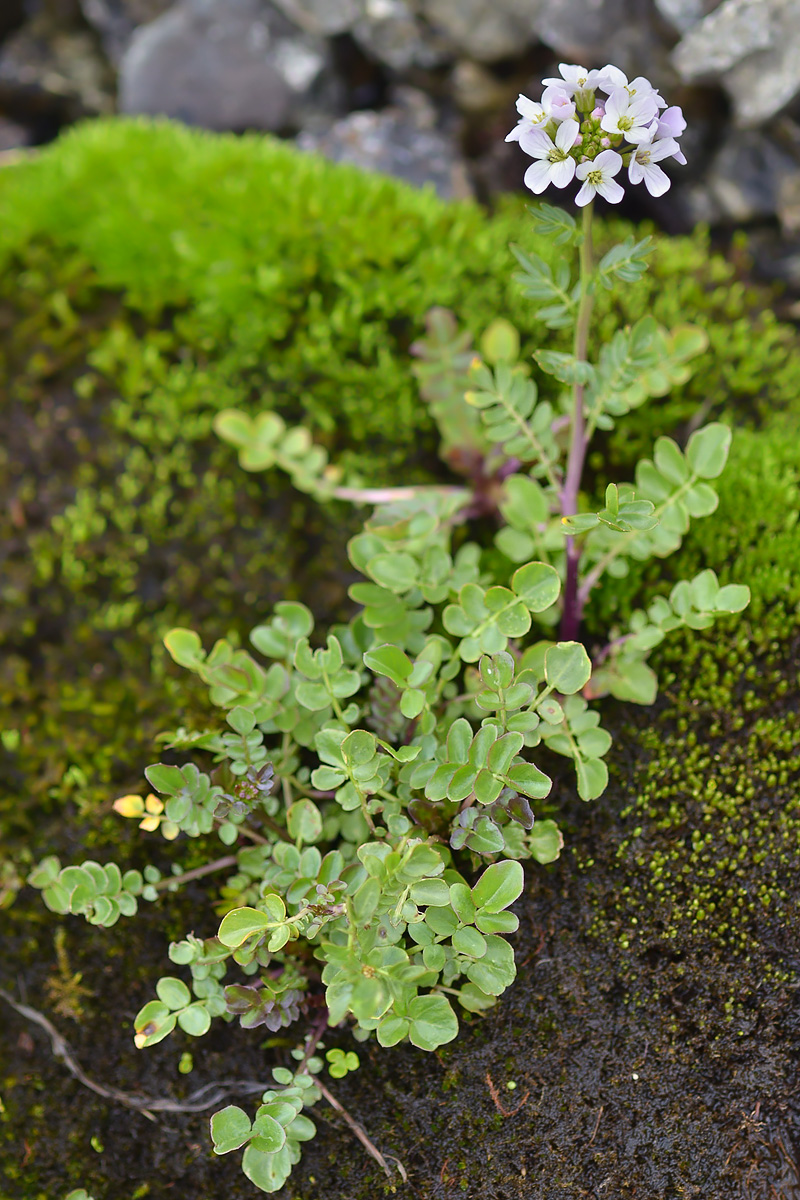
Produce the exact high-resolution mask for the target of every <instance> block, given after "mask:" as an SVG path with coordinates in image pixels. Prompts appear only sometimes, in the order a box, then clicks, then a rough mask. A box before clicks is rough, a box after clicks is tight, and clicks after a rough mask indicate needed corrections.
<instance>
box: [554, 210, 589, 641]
mask: <svg viewBox="0 0 800 1200" xmlns="http://www.w3.org/2000/svg"><path fill="white" fill-rule="evenodd" d="M593 209H594V203H593V202H590V203H589V204H587V205H586V206H585V207H584V209H583V220H582V225H581V232H582V235H583V236H582V239H581V244H580V282H581V298H580V303H579V305H578V319H577V321H576V323H575V342H574V354H575V358H576V359H577V360H578V361H579V362H585V361H586V349H587V345H588V342H589V323H590V321H591V318H592V304H593V300H594V291H593V288H592V286H591V278H592V210H593ZM583 397H584V384H582V383H575V384H574V385H573V398H574V400H573V411H572V436H571V438H570V447H569V458H568V459H567V474H566V477H565V479H564V486H563V488H562V489H561V516H562V517H571V516H573V515H574V514H575V513H576V512H577V511H578V492H579V491H580V486H581V476H582V475H583V464H584V461H585V458H586V447H587V445H588V438H587V436H586V420H585V416H584V411H583V409H584V405H583ZM566 550H567V577H566V581H565V583H564V611H563V613H562V616H561V630H560V637H561V640H562V641H565V642H571V641H575V639H576V638H577V636H578V630H579V629H580V624H581V616H582V609H583V605H582V603H581V601H580V598H579V596H578V563H579V560H580V550H579V549H578V547H577V546H576V544H575V538H574V537H568V538H567V542H566Z"/></svg>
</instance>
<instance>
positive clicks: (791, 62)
mask: <svg viewBox="0 0 800 1200" xmlns="http://www.w3.org/2000/svg"><path fill="white" fill-rule="evenodd" d="M673 61H674V63H675V66H676V67H677V70H678V71H679V73H680V74H681V76H682V77H683V78H684V79H685V80H695V79H721V82H722V84H723V85H724V87H725V89H726V91H727V92H728V94H729V95H730V98H731V103H732V105H733V110H734V116H735V119H736V122H737V124H739V125H741V126H754V125H759V124H762V123H763V122H765V121H767V120H769V118H770V117H772V116H774V115H775V113H777V112H779V111H780V110H781V109H782V108H784V107H785V105H787V104H788V103H789V102H790V101H791V100H792V99H793V98H794V97H795V96H796V95H797V94H798V92H800V20H798V7H797V2H796V0H725V3H723V4H722V5H720V7H719V8H717V9H715V11H714V12H712V13H710V14H709V15H708V16H707V17H706V18H705V19H704V20H702V21H701V22H700V23H699V24H698V25H695V26H694V28H692V29H690V31H689V32H688V33H687V34H686V36H685V37H684V38H683V39H682V41H681V42H679V44H678V45H677V46H676V47H675V51H674V54H673Z"/></svg>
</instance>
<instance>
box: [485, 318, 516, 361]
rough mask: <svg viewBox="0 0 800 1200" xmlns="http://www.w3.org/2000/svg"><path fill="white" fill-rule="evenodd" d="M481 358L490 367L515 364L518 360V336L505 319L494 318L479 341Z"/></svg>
mask: <svg viewBox="0 0 800 1200" xmlns="http://www.w3.org/2000/svg"><path fill="white" fill-rule="evenodd" d="M480 351H481V355H482V356H483V358H485V359H486V361H487V362H488V363H491V364H492V366H496V365H497V364H498V363H501V362H512V363H513V362H516V361H517V359H518V358H519V334H518V333H517V331H516V329H515V328H514V326H513V325H512V324H511V322H510V321H507V320H506V319H505V317H496V318H495V320H494V321H492V323H491V325H490V326H489V327H488V329H487V330H486V332H485V333H484V335H483V337H482V338H481V341H480Z"/></svg>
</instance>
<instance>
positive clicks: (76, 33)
mask: <svg viewBox="0 0 800 1200" xmlns="http://www.w3.org/2000/svg"><path fill="white" fill-rule="evenodd" d="M561 60H567V61H571V62H582V63H583V64H584V65H586V66H601V65H603V64H604V63H605V62H607V61H613V62H614V63H616V64H617V65H618V66H620V67H622V69H623V70H625V71H626V72H628V73H629V74H634V75H635V74H645V75H647V76H648V77H649V78H650V79H651V80H652V82H653V83H654V84H655V85H656V86H657V87H658V88H660V89H661V90H662V92H663V94H664V95H665V96H666V97H667V98H668V100H669V102H670V103H672V104H680V105H682V106H683V108H684V112H685V114H686V116H687V119H688V121H689V127H688V129H687V132H686V135H685V138H684V142H683V145H684V148H685V150H686V154H687V157H688V159H689V165H688V167H687V168H681V167H677V168H675V169H674V177H675V186H674V187H673V189H672V190H671V191H670V192H669V193H668V194H667V195H666V196H665V197H662V198H660V199H654V198H653V197H650V196H649V194H648V193H647V192H646V190H645V189H643V188H639V189H636V192H635V193H629V195H628V197H626V201H625V205H626V208H625V211H626V215H628V216H631V217H634V218H641V217H652V218H653V219H655V220H656V221H657V222H658V223H659V225H661V226H662V227H663V228H664V229H666V230H668V231H670V232H680V231H683V230H686V229H688V228H690V227H691V226H693V225H694V224H696V223H697V222H698V221H703V222H706V223H708V224H710V225H711V226H712V228H715V229H717V230H719V231H720V233H721V234H722V235H725V234H726V233H727V232H729V231H730V230H731V229H740V228H742V227H746V228H748V229H749V230H750V232H751V234H752V235H753V236H752V237H751V248H752V250H753V253H754V255H755V260H756V267H757V269H759V270H760V273H762V274H766V275H769V276H770V277H773V278H776V277H777V278H783V279H785V280H786V281H787V282H788V283H789V284H790V285H792V287H793V289H794V288H798V287H800V0H2V4H0V152H3V151H11V150H13V149H14V148H16V147H25V146H32V145H38V144H42V143H44V142H47V141H49V140H51V139H52V138H53V137H55V136H56V135H57V134H58V132H59V130H61V129H62V128H63V127H64V126H66V125H69V124H71V123H72V122H75V121H77V120H80V119H82V118H85V117H91V116H93V115H96V114H107V113H109V112H113V111H119V112H121V113H127V114H132V113H145V114H164V115H166V116H169V117H172V118H174V119H176V120H180V121H184V122H186V123H187V124H191V125H196V126H201V127H204V128H208V129H214V130H232V131H234V132H240V131H245V130H263V131H267V132H271V133H275V134H277V135H279V136H281V137H285V138H292V139H296V141H297V142H298V144H299V145H300V146H301V147H302V148H304V149H308V150H317V151H319V152H320V153H322V154H325V155H327V156H328V157H330V158H333V159H337V160H341V161H348V162H353V163H356V164H358V165H360V166H362V167H365V168H367V169H375V170H379V171H384V172H387V173H389V174H392V175H396V176H399V177H400V178H403V179H406V180H408V181H409V182H411V183H413V184H416V185H420V184H423V183H426V182H427V183H431V184H432V185H433V186H434V187H435V188H436V190H437V191H438V192H439V193H440V194H442V195H444V196H448V197H464V196H474V197H476V198H477V199H479V200H480V201H482V202H484V203H491V200H492V197H493V195H495V194H496V193H497V192H500V191H509V190H519V189H520V188H521V180H522V174H523V169H524V166H525V164H526V161H527V160H526V159H525V158H524V156H523V155H522V154H521V152H520V150H519V148H518V146H516V145H515V144H506V143H505V142H504V141H503V138H504V137H505V134H506V132H507V131H508V130H509V129H510V128H511V126H512V125H513V124H514V121H515V119H516V113H515V109H514V101H515V99H516V96H517V94H518V93H519V92H520V91H522V92H525V93H526V94H527V95H530V96H532V97H534V98H536V97H537V96H538V94H539V91H540V86H541V85H540V83H539V80H540V79H541V78H542V76H543V75H548V74H551V73H553V71H554V69H555V67H556V65H557V63H558V62H559V61H561Z"/></svg>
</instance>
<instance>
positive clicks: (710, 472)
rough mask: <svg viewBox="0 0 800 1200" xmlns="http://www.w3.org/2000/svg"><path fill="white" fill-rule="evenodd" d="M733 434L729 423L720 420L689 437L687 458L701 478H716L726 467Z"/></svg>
mask: <svg viewBox="0 0 800 1200" xmlns="http://www.w3.org/2000/svg"><path fill="white" fill-rule="evenodd" d="M732 436H733V435H732V434H731V431H730V429H729V428H728V426H727V425H721V424H720V423H719V422H718V421H715V422H713V423H712V424H711V425H705V426H703V428H702V429H698V430H697V431H696V432H695V433H693V434H692V436H691V437H690V438H689V444H688V445H687V447H686V460H687V462H688V463H689V466H690V467H691V469H692V471H693V472H694V474H695V475H699V476H700V477H701V479H716V478H717V476H718V475H721V474H722V472H723V470H724V469H725V463H726V462H727V461H728V451H729V450H730V447H731V438H732Z"/></svg>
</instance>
